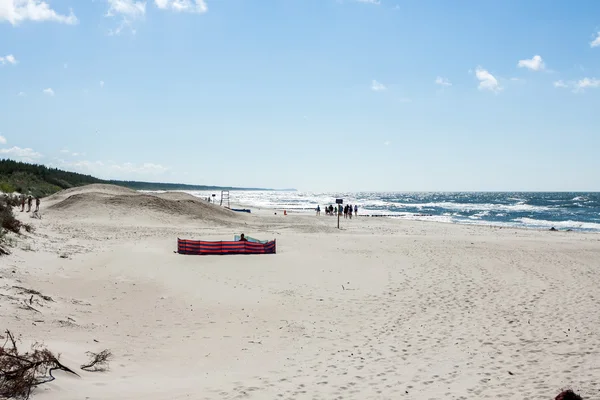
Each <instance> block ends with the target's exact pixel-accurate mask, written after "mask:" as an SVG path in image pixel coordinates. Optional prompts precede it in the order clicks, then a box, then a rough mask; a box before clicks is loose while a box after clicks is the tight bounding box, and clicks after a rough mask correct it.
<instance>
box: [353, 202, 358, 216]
mask: <svg viewBox="0 0 600 400" xmlns="http://www.w3.org/2000/svg"><path fill="white" fill-rule="evenodd" d="M354 216H355V217H358V206H357V205H356V204H355V205H354Z"/></svg>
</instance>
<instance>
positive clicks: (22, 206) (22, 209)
mask: <svg viewBox="0 0 600 400" xmlns="http://www.w3.org/2000/svg"><path fill="white" fill-rule="evenodd" d="M23 211H25V194H22V195H21V212H23Z"/></svg>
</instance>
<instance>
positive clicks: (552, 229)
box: [550, 227, 558, 232]
mask: <svg viewBox="0 0 600 400" xmlns="http://www.w3.org/2000/svg"><path fill="white" fill-rule="evenodd" d="M550 231H552V232H558V229H556V228H555V227H552V228H550Z"/></svg>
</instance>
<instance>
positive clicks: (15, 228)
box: [0, 196, 22, 233]
mask: <svg viewBox="0 0 600 400" xmlns="http://www.w3.org/2000/svg"><path fill="white" fill-rule="evenodd" d="M7 199H8V196H4V199H2V200H3V201H0V227H1V228H3V229H6V230H7V231H11V232H14V233H19V232H20V231H21V225H22V224H21V221H19V220H18V219H16V218H15V215H14V214H13V209H12V206H11V205H10V202H9V201H8V200H7Z"/></svg>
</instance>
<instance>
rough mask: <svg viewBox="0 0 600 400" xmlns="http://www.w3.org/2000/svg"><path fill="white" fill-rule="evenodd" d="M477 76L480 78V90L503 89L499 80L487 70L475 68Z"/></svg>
mask: <svg viewBox="0 0 600 400" xmlns="http://www.w3.org/2000/svg"><path fill="white" fill-rule="evenodd" d="M475 76H476V77H477V79H478V80H479V90H489V91H491V92H495V93H497V92H499V91H501V90H502V87H501V86H500V84H499V83H498V80H497V79H496V78H495V77H494V75H492V74H490V73H489V72H488V71H487V70H485V69H483V68H481V67H477V69H475Z"/></svg>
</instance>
